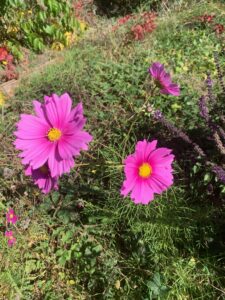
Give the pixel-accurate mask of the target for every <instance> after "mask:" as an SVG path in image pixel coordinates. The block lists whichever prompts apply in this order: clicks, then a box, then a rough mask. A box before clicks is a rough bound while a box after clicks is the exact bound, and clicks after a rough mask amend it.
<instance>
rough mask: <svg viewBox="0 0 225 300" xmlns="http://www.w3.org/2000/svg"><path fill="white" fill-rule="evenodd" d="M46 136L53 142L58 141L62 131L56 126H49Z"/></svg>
mask: <svg viewBox="0 0 225 300" xmlns="http://www.w3.org/2000/svg"><path fill="white" fill-rule="evenodd" d="M47 136H48V139H49V141H51V142H55V141H58V140H59V139H60V138H61V136H62V132H61V130H59V129H58V128H51V129H50V130H49V131H48V134H47Z"/></svg>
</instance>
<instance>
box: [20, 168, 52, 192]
mask: <svg viewBox="0 0 225 300" xmlns="http://www.w3.org/2000/svg"><path fill="white" fill-rule="evenodd" d="M25 175H27V176H32V179H33V180H34V183H35V184H36V185H37V186H38V187H39V189H41V190H42V192H43V193H44V194H47V193H49V192H50V191H51V190H53V189H54V190H57V189H58V177H52V176H51V174H50V171H49V168H48V166H47V165H46V164H45V165H43V166H41V167H40V168H38V169H36V170H33V169H32V167H31V166H27V168H26V170H25Z"/></svg>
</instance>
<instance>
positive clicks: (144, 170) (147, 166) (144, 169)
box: [139, 163, 152, 178]
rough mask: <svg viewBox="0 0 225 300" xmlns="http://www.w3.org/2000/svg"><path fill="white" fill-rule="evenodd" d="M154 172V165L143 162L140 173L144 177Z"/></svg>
mask: <svg viewBox="0 0 225 300" xmlns="http://www.w3.org/2000/svg"><path fill="white" fill-rule="evenodd" d="M151 174H152V167H151V166H150V164H148V163H143V164H142V165H141V166H140V167H139V175H140V176H141V177H142V178H148V177H149V176H150V175H151Z"/></svg>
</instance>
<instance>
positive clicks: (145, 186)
mask: <svg viewBox="0 0 225 300" xmlns="http://www.w3.org/2000/svg"><path fill="white" fill-rule="evenodd" d="M156 145H157V141H156V140H154V141H152V142H150V143H149V142H147V141H146V140H144V141H140V142H138V143H137V145H136V149H135V153H133V154H131V155H129V156H128V157H127V158H126V159H125V168H124V169H125V175H126V179H125V181H124V182H123V186H122V189H121V194H122V195H123V196H127V195H128V194H129V193H130V192H131V199H132V200H133V201H134V203H135V204H138V203H142V204H148V203H149V202H150V201H152V200H153V199H154V193H156V194H161V193H162V192H163V191H165V190H166V189H167V188H168V187H169V186H171V185H172V184H173V175H172V171H173V170H172V166H171V164H172V162H173V160H174V155H172V154H170V153H171V151H172V150H170V149H168V148H158V149H156Z"/></svg>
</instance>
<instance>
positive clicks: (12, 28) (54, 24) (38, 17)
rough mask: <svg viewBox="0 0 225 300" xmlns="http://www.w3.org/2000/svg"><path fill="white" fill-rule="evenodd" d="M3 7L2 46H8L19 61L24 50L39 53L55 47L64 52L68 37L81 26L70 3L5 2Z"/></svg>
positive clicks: (43, 0) (54, 0) (49, 0)
mask: <svg viewBox="0 0 225 300" xmlns="http://www.w3.org/2000/svg"><path fill="white" fill-rule="evenodd" d="M1 6H2V10H1V18H0V27H1V31H2V32H1V36H0V44H5V45H6V46H7V47H8V48H10V49H11V51H12V52H13V54H14V55H16V56H17V57H18V56H20V53H18V51H17V50H18V49H19V47H20V46H25V47H28V48H30V49H32V50H34V51H36V52H41V51H42V50H43V49H44V47H45V46H46V45H49V46H52V45H53V46H54V43H59V47H60V46H61V48H63V46H64V45H67V42H68V33H72V32H74V30H75V28H78V26H79V23H78V21H76V19H75V18H74V11H73V9H72V6H71V1H68V0H62V1H61V0H33V1H32V0H28V1H22V0H5V1H4V2H2V4H1ZM15 11H16V13H15Z"/></svg>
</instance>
